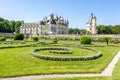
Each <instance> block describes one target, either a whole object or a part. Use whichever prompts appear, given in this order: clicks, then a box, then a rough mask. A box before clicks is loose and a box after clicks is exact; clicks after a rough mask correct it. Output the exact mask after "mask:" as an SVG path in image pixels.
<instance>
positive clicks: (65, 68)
mask: <svg viewBox="0 0 120 80" xmlns="http://www.w3.org/2000/svg"><path fill="white" fill-rule="evenodd" d="M65 43H66V44H68V41H67V42H65V41H60V42H59V44H65ZM75 43H76V44H77V43H78V42H74V41H73V42H72V41H71V42H70V44H75ZM59 44H58V45H59ZM43 46H44V45H42V47H43ZM45 47H55V46H53V45H52V46H47V45H45ZM58 47H61V46H58ZM35 48H39V47H22V48H9V49H0V77H13V76H22V75H38V74H57V73H58V74H63V73H100V72H101V71H103V69H105V67H106V66H107V65H108V64H109V62H110V61H111V60H112V59H113V57H114V56H115V54H116V53H117V52H118V51H119V50H120V47H117V46H106V47H92V48H95V49H97V50H100V51H101V52H102V53H103V56H102V57H100V58H99V59H96V60H90V61H65V62H64V61H46V60H41V59H38V58H36V57H33V56H31V55H30V51H31V50H33V49H35ZM68 48H71V49H73V50H75V51H78V49H76V48H73V47H68ZM80 51H81V52H80V55H84V54H85V55H88V52H87V51H84V50H83V51H82V50H81V49H80ZM83 52H86V53H84V54H82V53H83ZM89 53H90V54H93V52H92V51H91V52H90V51H89ZM76 54H77V53H76ZM73 80H74V79H73Z"/></svg>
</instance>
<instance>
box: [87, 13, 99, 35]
mask: <svg viewBox="0 0 120 80" xmlns="http://www.w3.org/2000/svg"><path fill="white" fill-rule="evenodd" d="M87 31H88V32H89V33H90V34H97V18H96V16H95V15H93V13H91V16H90V19H89V21H88V22H87Z"/></svg>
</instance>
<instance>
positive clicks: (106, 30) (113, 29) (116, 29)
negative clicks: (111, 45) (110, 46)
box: [97, 25, 120, 34]
mask: <svg viewBox="0 0 120 80" xmlns="http://www.w3.org/2000/svg"><path fill="white" fill-rule="evenodd" d="M97 30H98V34H120V25H114V26H112V25H108V26H106V25H99V26H97Z"/></svg>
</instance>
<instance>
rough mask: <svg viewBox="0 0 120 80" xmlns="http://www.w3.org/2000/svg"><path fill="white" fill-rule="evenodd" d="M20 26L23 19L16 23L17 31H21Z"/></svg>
mask: <svg viewBox="0 0 120 80" xmlns="http://www.w3.org/2000/svg"><path fill="white" fill-rule="evenodd" d="M20 26H21V21H16V24H15V32H16V33H18V32H20Z"/></svg>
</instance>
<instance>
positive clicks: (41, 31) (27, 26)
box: [20, 14, 69, 36]
mask: <svg viewBox="0 0 120 80" xmlns="http://www.w3.org/2000/svg"><path fill="white" fill-rule="evenodd" d="M68 26H69V22H68V21H67V20H64V19H63V17H58V16H56V15H54V14H51V15H50V16H48V17H45V18H44V19H43V21H40V22H38V23H24V21H22V22H21V27H20V33H22V34H24V35H31V36H33V35H50V34H52V35H54V34H68V28H69V27H68Z"/></svg>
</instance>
